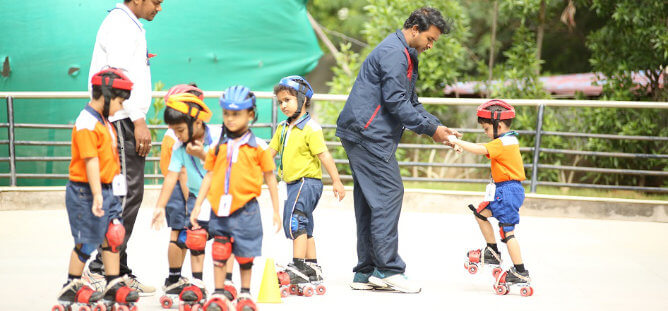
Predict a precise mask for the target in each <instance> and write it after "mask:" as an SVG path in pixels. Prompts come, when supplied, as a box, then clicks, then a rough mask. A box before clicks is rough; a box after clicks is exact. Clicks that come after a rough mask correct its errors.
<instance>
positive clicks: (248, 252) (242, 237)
mask: <svg viewBox="0 0 668 311" xmlns="http://www.w3.org/2000/svg"><path fill="white" fill-rule="evenodd" d="M209 235H210V236H212V237H215V236H228V237H232V238H233V239H234V243H232V253H233V254H234V255H235V256H239V257H257V256H260V255H262V218H261V217H260V205H259V204H258V203H257V200H256V199H255V198H253V199H252V200H250V201H249V202H248V203H246V205H244V207H242V208H240V209H238V210H236V211H235V212H234V213H232V215H230V216H228V217H218V216H217V215H216V213H214V211H213V210H211V219H210V220H209Z"/></svg>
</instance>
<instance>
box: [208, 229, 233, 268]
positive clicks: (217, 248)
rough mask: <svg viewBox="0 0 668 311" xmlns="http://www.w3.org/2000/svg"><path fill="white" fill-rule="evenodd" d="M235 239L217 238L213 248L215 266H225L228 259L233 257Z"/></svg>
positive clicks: (214, 240) (214, 239) (212, 254)
mask: <svg viewBox="0 0 668 311" xmlns="http://www.w3.org/2000/svg"><path fill="white" fill-rule="evenodd" d="M233 242H234V239H233V238H231V237H226V236H220V235H219V236H215V237H214V238H213V245H212V247H211V256H212V257H213V261H214V264H216V265H225V263H226V262H227V259H228V258H230V256H231V255H232V243H233Z"/></svg>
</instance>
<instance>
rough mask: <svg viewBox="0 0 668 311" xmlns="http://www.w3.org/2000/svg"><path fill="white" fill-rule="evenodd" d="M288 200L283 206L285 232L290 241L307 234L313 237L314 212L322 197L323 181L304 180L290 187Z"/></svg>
mask: <svg viewBox="0 0 668 311" xmlns="http://www.w3.org/2000/svg"><path fill="white" fill-rule="evenodd" d="M287 186H288V198H287V200H285V205H284V206H283V231H284V232H285V236H286V237H287V238H288V239H293V240H294V239H295V238H297V237H298V236H300V235H302V234H304V233H306V236H307V237H308V238H311V237H313V211H314V210H315V207H316V206H317V205H318V201H320V196H322V180H320V179H316V178H302V179H300V180H297V181H295V182H292V183H289V184H288V185H287Z"/></svg>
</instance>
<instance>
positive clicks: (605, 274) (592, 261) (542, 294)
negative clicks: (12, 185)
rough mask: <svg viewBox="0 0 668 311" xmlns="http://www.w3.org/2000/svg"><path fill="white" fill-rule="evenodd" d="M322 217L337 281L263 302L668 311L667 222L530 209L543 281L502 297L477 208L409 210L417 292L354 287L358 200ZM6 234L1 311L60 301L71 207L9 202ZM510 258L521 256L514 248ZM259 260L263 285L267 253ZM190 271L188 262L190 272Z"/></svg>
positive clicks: (405, 251)
mask: <svg viewBox="0 0 668 311" xmlns="http://www.w3.org/2000/svg"><path fill="white" fill-rule="evenodd" d="M151 213H152V209H150V208H142V209H141V210H140V214H139V218H138V219H137V226H136V229H135V233H134V236H133V239H132V242H131V243H130V256H131V257H130V258H131V259H130V265H131V266H132V267H133V268H134V269H135V270H136V272H137V274H138V275H139V277H140V279H141V280H142V281H144V282H146V283H150V284H153V285H162V282H163V280H164V278H165V276H166V273H167V259H166V247H167V236H168V231H167V230H162V231H160V232H155V231H152V230H150V229H149V222H150V215H151ZM263 219H264V220H265V240H264V249H263V254H264V255H265V256H267V257H272V258H275V259H276V261H277V262H282V263H285V262H287V261H288V260H289V259H290V257H291V249H290V242H289V241H287V240H285V239H284V238H283V237H282V235H274V234H272V233H271V232H270V228H269V226H270V225H271V223H270V219H271V217H270V209H269V208H267V207H265V208H263ZM316 221H317V224H316V229H317V231H316V237H317V238H318V252H319V253H318V254H319V260H320V263H321V264H322V266H323V267H324V269H325V273H326V275H327V280H328V284H327V285H328V292H327V293H326V294H325V295H324V296H318V297H311V298H305V297H289V298H287V299H283V303H282V304H261V305H259V307H260V310H267V311H270V310H290V311H299V310H309V311H311V310H417V309H421V310H465V309H470V310H629V309H634V310H668V295H667V294H666V293H667V292H668V270H667V269H666V264H668V224H667V223H651V222H630V221H603V220H583V219H568V218H542V217H523V218H522V225H521V226H519V227H518V230H517V235H518V237H519V240H520V243H521V246H522V252H523V256H524V259H525V263H526V266H527V268H528V269H529V270H530V271H531V276H532V278H533V280H534V282H533V287H534V290H535V294H534V296H533V297H529V298H525V297H521V296H520V295H519V293H518V292H517V290H515V291H514V292H512V293H511V294H510V295H508V296H497V295H495V294H494V292H493V291H492V281H493V279H492V277H491V273H490V271H489V270H483V271H481V272H479V273H478V274H476V275H473V276H472V275H469V274H468V272H466V270H465V269H464V268H463V261H464V254H465V251H466V250H467V249H470V248H473V247H479V246H480V245H482V240H481V235H480V233H479V232H478V231H476V230H477V229H476V224H475V220H474V219H473V216H471V215H466V214H446V213H421V212H406V213H404V214H403V215H402V218H401V222H400V232H401V234H400V236H401V240H400V253H401V254H402V256H403V258H404V260H405V261H406V262H407V263H408V270H407V273H406V274H407V275H408V277H409V278H410V279H412V280H414V281H416V282H419V283H420V284H422V286H423V292H422V293H420V294H414V295H411V294H396V293H385V292H366V291H352V290H350V289H349V287H348V282H349V281H350V280H351V278H352V273H351V268H352V266H353V265H354V264H355V259H356V256H355V247H354V245H355V235H354V232H355V223H354V216H353V213H352V210H351V209H350V208H345V209H335V208H323V209H320V210H318V211H317V214H316ZM0 241H1V242H2V251H0V281H1V283H0V310H12V311H13V310H50V308H51V306H52V305H53V304H54V302H55V298H56V297H55V296H56V293H57V292H58V290H59V289H60V286H61V284H62V283H63V282H64V280H65V277H66V274H67V271H66V269H67V261H68V258H69V257H68V256H69V252H70V249H71V248H72V238H71V236H70V232H69V227H68V225H67V217H66V213H65V210H64V209H61V210H41V211H37V210H28V211H4V212H0ZM504 258H505V261H506V262H507V263H510V260H509V258H508V257H507V252H504ZM256 263H257V264H256V265H255V267H254V276H253V283H254V284H253V287H252V292H253V294H254V295H257V293H258V290H259V285H260V279H261V275H262V270H263V268H264V258H259V260H257V261H256ZM185 267H189V263H186V265H185ZM189 270H190V269H189V268H184V272H186V274H189ZM211 270H212V268H211V264H210V259H208V260H207V263H206V266H205V270H204V271H205V281H206V282H207V284H209V286H211V285H212V284H213V280H212V276H211ZM237 278H238V272H236V271H235V280H236V279H237ZM158 298H159V295H155V296H153V297H146V298H142V299H141V300H140V310H161V309H160V306H159V304H158Z"/></svg>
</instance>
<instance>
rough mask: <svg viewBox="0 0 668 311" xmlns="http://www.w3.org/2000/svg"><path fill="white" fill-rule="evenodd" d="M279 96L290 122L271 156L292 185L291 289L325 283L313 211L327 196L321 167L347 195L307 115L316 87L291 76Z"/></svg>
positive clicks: (286, 224) (286, 223) (287, 212)
mask: <svg viewBox="0 0 668 311" xmlns="http://www.w3.org/2000/svg"><path fill="white" fill-rule="evenodd" d="M274 95H275V96H276V97H277V99H278V103H279V108H280V109H281V111H282V112H283V114H285V115H286V116H287V117H288V118H287V120H285V121H283V122H281V123H280V124H279V125H278V128H277V129H276V133H275V134H274V137H273V138H272V139H271V142H270V143H269V147H270V148H271V154H272V157H273V156H275V155H276V154H279V163H280V164H279V168H278V174H279V176H281V179H282V181H281V183H286V184H287V185H286V186H285V187H286V188H287V195H286V197H287V200H285V205H284V207H283V230H284V232H285V236H286V237H287V238H288V239H291V240H292V247H293V249H292V257H293V258H292V261H293V262H292V263H291V264H288V267H287V270H288V271H287V272H288V274H289V275H290V283H291V284H300V283H303V284H306V283H309V282H315V283H320V282H322V271H321V268H320V266H319V265H318V264H317V262H318V261H317V257H316V249H315V238H314V237H313V227H314V223H313V211H314V210H315V208H316V206H317V204H318V201H319V200H320V196H321V195H322V189H323V185H322V167H321V166H324V167H325V169H326V170H327V173H329V176H330V177H331V178H332V188H333V192H334V195H335V196H336V197H337V198H338V199H339V200H342V199H343V197H344V196H345V195H346V193H345V190H344V188H343V184H342V183H341V179H340V178H339V172H338V171H337V169H336V165H334V159H333V158H332V156H331V154H330V153H329V151H328V150H327V146H326V145H325V138H324V136H323V134H322V128H321V127H320V125H319V124H318V123H317V122H316V121H315V120H313V119H312V118H311V116H310V114H309V113H308V112H307V111H306V108H308V107H309V105H310V103H311V97H312V96H313V89H312V88H311V85H310V84H309V83H308V81H306V79H304V78H302V77H300V76H288V77H285V78H283V79H281V80H280V81H279V82H278V84H276V86H275V87H274ZM281 188H283V186H281ZM304 276H306V277H304ZM316 285H319V284H316ZM324 291H325V289H324V287H317V288H316V293H318V294H322V293H324Z"/></svg>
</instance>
